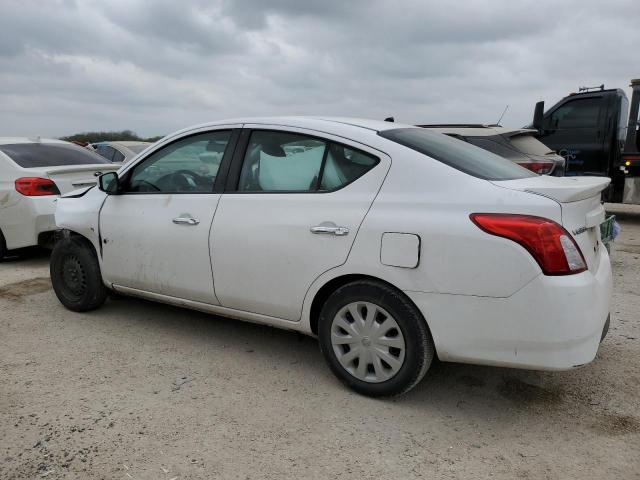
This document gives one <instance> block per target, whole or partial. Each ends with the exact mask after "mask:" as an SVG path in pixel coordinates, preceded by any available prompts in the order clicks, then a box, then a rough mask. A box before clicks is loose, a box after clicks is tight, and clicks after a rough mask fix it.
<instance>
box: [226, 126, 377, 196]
mask: <svg viewBox="0 0 640 480" xmlns="http://www.w3.org/2000/svg"><path fill="white" fill-rule="evenodd" d="M378 161H379V160H378V158H376V157H374V156H373V155H369V154H367V153H364V152H361V151H359V150H355V149H351V148H349V147H346V146H344V145H341V144H337V143H333V142H330V141H328V140H323V139H318V138H315V137H310V136H307V135H301V134H298V133H289V132H275V131H261V130H256V131H254V132H253V133H252V134H251V138H250V140H249V144H248V146H247V151H246V153H245V157H244V162H243V165H242V171H241V172H240V180H239V182H238V190H239V191H241V192H315V191H333V190H337V189H339V188H342V187H344V186H345V185H347V184H349V183H351V182H353V181H354V180H356V179H357V178H359V177H361V176H362V175H364V174H365V173H366V172H367V171H369V170H370V169H371V168H373V167H374V166H376V165H377V164H378Z"/></svg>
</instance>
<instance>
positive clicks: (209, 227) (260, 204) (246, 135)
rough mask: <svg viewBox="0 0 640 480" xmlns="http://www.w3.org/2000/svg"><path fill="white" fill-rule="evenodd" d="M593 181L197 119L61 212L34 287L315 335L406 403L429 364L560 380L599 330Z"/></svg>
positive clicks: (328, 351) (603, 315)
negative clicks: (494, 368)
mask: <svg viewBox="0 0 640 480" xmlns="http://www.w3.org/2000/svg"><path fill="white" fill-rule="evenodd" d="M211 152H221V153H222V160H221V161H220V162H219V163H218V162H209V161H207V160H206V159H207V158H208V154H209V153H211ZM608 183H609V179H607V178H596V177H588V178H587V177H583V178H556V177H548V176H538V175H536V174H533V173H532V172H530V171H528V170H526V169H524V168H522V167H520V166H518V165H516V164H514V163H512V162H510V161H508V160H505V159H503V158H501V157H498V156H496V155H494V154H491V153H489V152H487V151H485V150H482V149H480V148H478V147H475V146H473V145H469V144H466V143H464V142H460V141H459V140H456V139H453V138H449V137H447V136H445V135H442V134H439V133H435V132H430V131H428V130H425V129H422V128H416V127H412V126H409V125H406V126H405V125H400V124H396V123H388V122H379V121H369V120H355V119H321V118H297V117H293V118H263V119H244V120H235V121H223V122H216V123H210V124H206V125H201V126H197V127H193V128H189V129H186V130H182V131H180V132H177V133H175V134H173V135H170V136H168V137H166V138H164V139H163V140H161V141H160V142H158V143H157V144H155V145H154V146H153V147H152V148H151V149H149V150H148V151H146V152H145V154H143V155H142V156H140V157H139V158H137V159H136V160H135V161H134V162H132V163H131V164H128V165H126V166H125V167H123V169H122V170H121V171H119V172H118V173H107V174H105V175H103V176H102V177H101V178H100V182H99V188H93V189H89V190H88V191H86V192H85V193H84V194H77V195H75V197H74V198H62V199H61V200H60V201H59V203H58V207H57V211H56V222H57V224H58V226H59V227H60V228H61V229H64V232H65V235H64V236H63V239H62V240H61V241H60V242H59V243H58V244H57V246H56V247H55V249H54V251H53V254H52V257H51V277H52V281H53V286H54V289H55V292H56V294H57V295H58V298H59V299H60V301H61V302H62V303H63V304H64V305H65V306H66V307H67V308H69V309H71V310H75V311H86V310H91V309H94V308H97V307H99V306H101V305H102V304H103V302H104V301H105V299H106V298H107V296H108V293H109V291H110V290H114V291H115V292H118V293H120V294H125V295H132V296H138V297H143V298H147V299H151V300H156V301H159V302H165V303H168V304H173V305H180V306H184V307H188V308H192V309H196V310H201V311H205V312H210V313H215V314H220V315H224V316H229V317H234V318H237V319H240V320H246V321H251V322H258V323H263V324H267V325H271V326H275V327H280V328H286V329H290V330H297V331H300V332H303V333H306V334H310V335H316V336H317V337H318V338H319V342H320V347H321V350H322V353H323V354H324V356H325V358H326V360H327V362H328V364H329V366H330V367H331V369H332V370H333V372H334V373H335V374H336V375H337V376H338V377H339V378H340V379H341V380H342V381H343V382H344V383H346V384H347V385H348V386H350V387H351V388H353V389H354V390H356V391H358V392H361V393H364V394H367V395H373V396H379V395H396V394H400V393H403V392H406V391H408V390H409V389H411V388H412V387H413V386H414V385H416V384H417V383H418V382H419V381H420V379H421V378H422V377H423V376H424V375H425V373H426V372H427V370H428V369H429V366H430V364H431V362H432V359H433V357H434V355H437V356H438V358H439V359H440V360H443V361H456V362H469V363H476V364H485V365H502V366H510V367H518V368H532V369H548V370H561V369H570V368H573V367H576V366H579V365H583V364H585V363H588V362H590V361H591V360H593V358H594V356H595V354H596V351H597V350H598V346H599V344H600V341H601V339H602V338H603V336H604V334H605V333H606V329H607V327H608V318H609V303H610V298H611V285H612V278H611V267H610V262H609V257H608V254H607V251H606V249H605V248H604V246H603V245H602V243H601V240H600V230H599V224H600V223H601V222H602V221H603V220H604V210H603V207H602V205H601V203H600V194H601V191H602V190H603V189H604V188H605V187H606V186H607V185H608Z"/></svg>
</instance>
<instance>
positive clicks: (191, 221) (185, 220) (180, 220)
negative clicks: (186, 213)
mask: <svg viewBox="0 0 640 480" xmlns="http://www.w3.org/2000/svg"><path fill="white" fill-rule="evenodd" d="M173 223H175V224H177V225H198V224H199V223H200V220H198V219H197V218H193V217H177V218H174V219H173Z"/></svg>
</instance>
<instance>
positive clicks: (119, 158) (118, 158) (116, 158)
mask: <svg viewBox="0 0 640 480" xmlns="http://www.w3.org/2000/svg"><path fill="white" fill-rule="evenodd" d="M111 161H112V162H124V154H123V153H122V152H120V151H118V150H116V149H114V151H113V159H112V160H111Z"/></svg>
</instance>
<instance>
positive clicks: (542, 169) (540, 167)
mask: <svg viewBox="0 0 640 480" xmlns="http://www.w3.org/2000/svg"><path fill="white" fill-rule="evenodd" d="M516 163H517V164H518V165H520V166H521V167H524V168H526V169H527V170H531V171H532V172H535V173H537V174H539V175H547V174H548V173H551V171H552V170H553V162H522V163H521V162H516Z"/></svg>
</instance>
